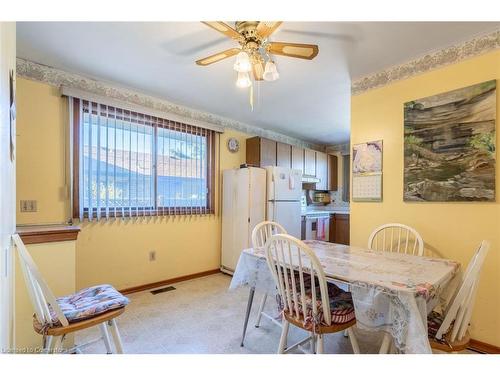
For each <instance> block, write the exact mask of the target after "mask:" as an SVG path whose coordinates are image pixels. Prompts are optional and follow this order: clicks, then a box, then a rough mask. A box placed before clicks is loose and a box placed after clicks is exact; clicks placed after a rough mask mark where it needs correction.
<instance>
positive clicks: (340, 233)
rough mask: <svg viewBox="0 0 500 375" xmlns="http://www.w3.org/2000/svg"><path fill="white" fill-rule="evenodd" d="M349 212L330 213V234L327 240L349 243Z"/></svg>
mask: <svg viewBox="0 0 500 375" xmlns="http://www.w3.org/2000/svg"><path fill="white" fill-rule="evenodd" d="M349 227H350V223H349V214H338V213H335V214H332V215H331V219H330V236H329V241H330V242H334V243H339V244H342V245H349V243H350V233H349V230H350V229H349Z"/></svg>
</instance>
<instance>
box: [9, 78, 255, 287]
mask: <svg viewBox="0 0 500 375" xmlns="http://www.w3.org/2000/svg"><path fill="white" fill-rule="evenodd" d="M17 107H18V125H17V126H18V132H17V133H18V138H17V139H18V146H17V160H18V164H17V199H18V202H19V200H20V199H36V200H38V212H36V213H20V212H19V211H18V213H17V223H18V224H22V223H53V222H64V221H66V220H67V219H68V217H69V214H68V212H69V200H68V198H67V195H66V193H65V192H66V191H67V188H66V182H65V172H64V171H65V170H66V166H65V160H66V158H65V154H66V151H65V138H66V136H65V134H66V129H67V127H68V115H67V105H66V100H65V99H63V98H61V97H60V95H59V92H58V90H57V89H56V88H54V87H51V86H49V85H46V84H43V83H39V82H34V81H29V80H26V79H22V78H18V80H17ZM228 137H236V138H238V139H239V141H240V145H241V148H240V151H239V152H238V153H236V154H231V153H229V152H228V151H227V147H226V141H227V138H228ZM247 137H248V136H247V135H246V134H243V133H238V132H234V131H227V132H225V133H224V134H222V135H221V137H220V143H221V145H222V147H221V148H220V168H221V170H223V169H226V168H232V167H237V166H239V165H240V164H241V163H243V162H244V161H245V139H246V138H247ZM217 151H219V150H217ZM17 205H18V207H19V203H18V204H17ZM18 209H19V208H18ZM220 232H221V222H220V217H219V216H213V215H212V216H205V217H176V218H163V219H151V220H149V221H142V220H139V221H135V220H123V221H122V220H116V221H114V220H111V221H109V222H104V221H101V222H99V223H90V224H89V223H85V224H83V225H82V231H81V232H80V235H79V236H78V240H77V242H76V286H77V288H83V287H86V286H89V285H93V284H99V283H110V284H113V285H114V286H115V287H116V288H118V289H122V288H127V287H131V286H137V285H142V284H145V283H150V282H155V281H160V280H165V279H170V278H173V277H177V276H183V275H188V274H192V273H196V272H202V271H207V270H213V269H217V268H219V266H220ZM151 250H155V251H156V258H157V260H156V261H154V262H150V261H149V260H148V253H149V251H151Z"/></svg>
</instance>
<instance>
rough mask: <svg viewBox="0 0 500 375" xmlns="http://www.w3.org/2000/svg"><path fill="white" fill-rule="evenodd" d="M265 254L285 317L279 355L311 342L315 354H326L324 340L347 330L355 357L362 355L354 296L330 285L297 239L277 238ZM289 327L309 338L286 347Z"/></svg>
mask: <svg viewBox="0 0 500 375" xmlns="http://www.w3.org/2000/svg"><path fill="white" fill-rule="evenodd" d="M265 252H266V259H267V264H268V266H269V268H270V270H271V273H272V275H273V278H274V281H275V282H276V286H277V288H278V293H279V301H280V306H281V308H282V314H283V325H282V331H281V338H280V343H279V347H278V353H279V354H282V353H285V352H289V351H290V350H292V349H293V348H295V347H297V346H299V345H301V344H303V343H305V342H306V341H308V340H310V342H311V348H312V351H313V352H315V353H323V346H324V343H323V336H324V335H325V334H328V333H335V332H340V331H344V330H347V332H348V335H349V338H350V340H351V345H352V348H353V351H354V353H359V346H358V343H357V340H356V337H355V336H354V333H353V330H352V327H353V326H354V325H355V324H356V317H355V312H354V304H353V301H352V297H351V293H348V292H344V291H343V290H342V289H340V288H339V287H337V286H336V285H334V284H328V283H327V281H326V276H325V273H324V271H323V267H322V266H321V264H320V262H319V260H318V258H317V257H316V255H315V254H314V252H313V250H312V249H311V248H310V247H309V246H307V245H306V244H305V243H304V242H302V241H300V240H298V239H296V238H295V237H292V236H290V235H288V234H276V235H274V236H272V237H271V238H270V239H269V240H268V241H267V242H266V245H265ZM290 323H291V324H293V325H294V326H296V327H299V328H302V329H304V330H306V331H308V332H310V336H309V337H308V338H306V339H304V340H302V341H300V342H299V343H296V344H294V345H291V346H288V347H287V336H288V330H289V326H290Z"/></svg>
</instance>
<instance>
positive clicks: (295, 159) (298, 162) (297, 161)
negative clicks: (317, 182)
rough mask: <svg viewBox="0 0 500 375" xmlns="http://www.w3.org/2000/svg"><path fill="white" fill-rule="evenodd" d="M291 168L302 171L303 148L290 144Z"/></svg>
mask: <svg viewBox="0 0 500 375" xmlns="http://www.w3.org/2000/svg"><path fill="white" fill-rule="evenodd" d="M292 169H298V170H299V171H301V172H302V173H304V149H303V148H302V147H297V146H292Z"/></svg>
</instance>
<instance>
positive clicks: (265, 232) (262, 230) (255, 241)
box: [252, 221, 286, 328]
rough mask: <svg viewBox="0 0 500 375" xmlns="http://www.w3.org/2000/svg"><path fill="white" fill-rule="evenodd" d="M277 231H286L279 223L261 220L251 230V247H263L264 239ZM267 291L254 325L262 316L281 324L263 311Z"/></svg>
mask: <svg viewBox="0 0 500 375" xmlns="http://www.w3.org/2000/svg"><path fill="white" fill-rule="evenodd" d="M279 233H286V230H285V228H283V226H282V225H281V224H279V223H276V222H274V221H263V222H261V223H259V224H257V225H256V226H255V228H253V231H252V247H253V248H254V249H264V246H265V245H266V241H267V240H268V239H270V238H271V237H272V236H273V235H275V234H279ZM266 300H267V293H264V295H263V296H262V300H261V301H260V305H259V311H258V312H257V320H256V322H255V327H257V328H258V327H259V326H260V319H261V318H262V317H263V316H264V317H266V318H267V319H269V320H271V321H272V322H273V323H275V324H277V325H279V326H281V323H280V322H279V321H277V320H276V319H275V318H274V317H272V316H271V315H269V314H267V313H266V312H264V307H265V305H266Z"/></svg>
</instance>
